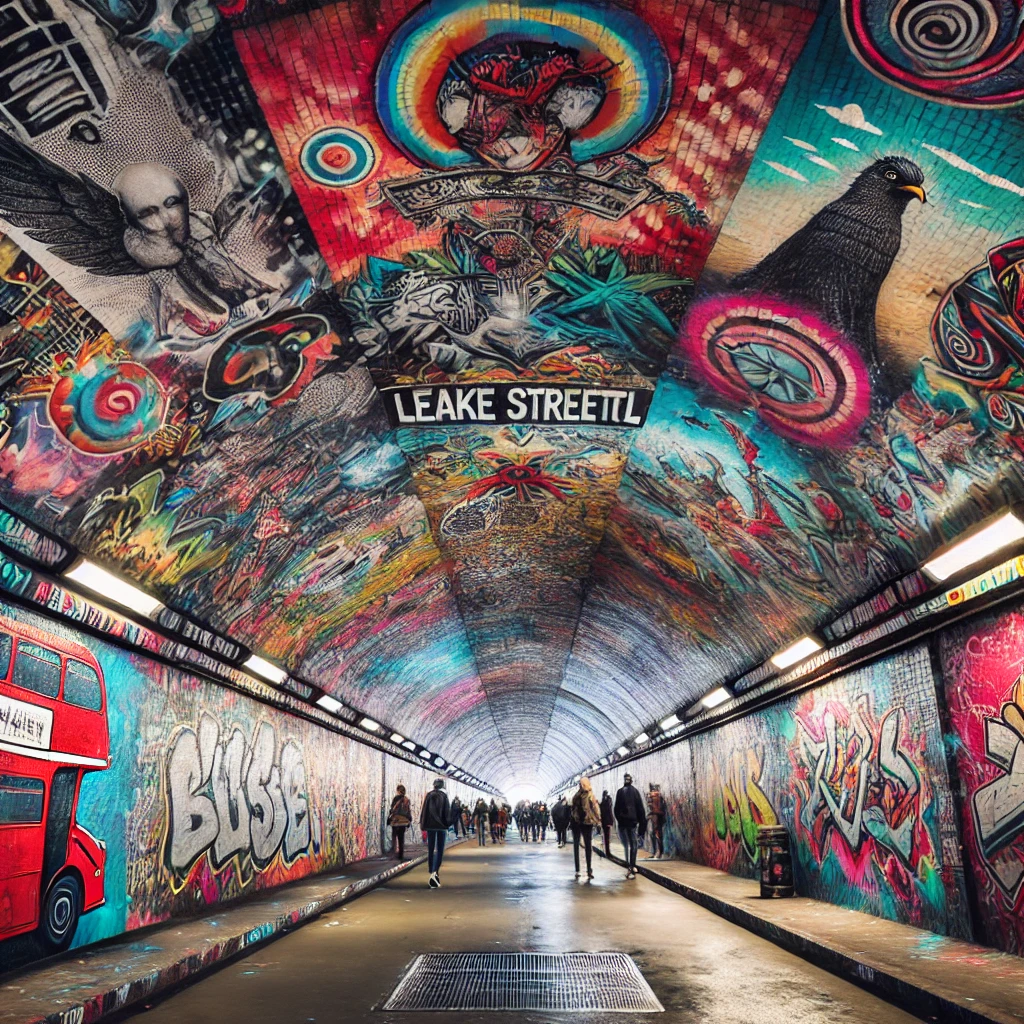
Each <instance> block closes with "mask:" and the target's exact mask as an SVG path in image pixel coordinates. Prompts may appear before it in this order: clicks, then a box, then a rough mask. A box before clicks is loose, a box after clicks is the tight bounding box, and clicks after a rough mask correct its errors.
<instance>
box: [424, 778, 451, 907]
mask: <svg viewBox="0 0 1024 1024" xmlns="http://www.w3.org/2000/svg"><path fill="white" fill-rule="evenodd" d="M450 821H451V807H449V805H448V794H447V793H446V792H445V791H444V779H434V788H433V789H432V790H431V791H430V792H429V793H428V794H427V795H426V796H425V797H424V798H423V807H422V808H421V810H420V828H421V829H422V830H423V831H424V832H426V833H427V869H428V870H429V871H430V878H429V880H428V881H427V884H428V885H429V886H430V888H431V889H440V888H441V879H440V877H439V875H440V871H441V859H442V858H443V857H444V841H445V837H446V836H447V835H448V824H449V822H450Z"/></svg>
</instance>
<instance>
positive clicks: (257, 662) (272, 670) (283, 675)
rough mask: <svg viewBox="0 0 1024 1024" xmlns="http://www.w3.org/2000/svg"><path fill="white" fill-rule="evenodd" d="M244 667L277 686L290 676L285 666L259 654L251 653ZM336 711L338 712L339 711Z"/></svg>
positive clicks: (243, 664)
mask: <svg viewBox="0 0 1024 1024" xmlns="http://www.w3.org/2000/svg"><path fill="white" fill-rule="evenodd" d="M242 668H247V669H248V670H249V671H250V672H252V673H253V674H255V675H258V676H259V677H260V678H261V679H265V680H266V681H267V682H268V683H274V685H275V686H280V685H281V684H282V683H283V682H284V681H285V680H286V679H287V678H288V673H287V672H285V670H284V669H283V668H278V667H277V666H276V665H272V664H271V663H270V662H269V661H267V660H266V658H261V657H260V656H259V655H258V654H250V655H249V657H248V658H247V659H246V660H245V661H244V662H243V663H242ZM317 703H319V701H317ZM338 706H339V707H340V706H341V705H340V704H339V705H338ZM334 713H335V714H337V712H334Z"/></svg>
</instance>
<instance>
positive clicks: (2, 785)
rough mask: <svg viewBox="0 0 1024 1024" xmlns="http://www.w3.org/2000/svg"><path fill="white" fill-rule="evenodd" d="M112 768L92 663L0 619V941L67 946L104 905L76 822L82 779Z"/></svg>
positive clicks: (101, 846)
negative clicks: (20, 938) (29, 936)
mask: <svg viewBox="0 0 1024 1024" xmlns="http://www.w3.org/2000/svg"><path fill="white" fill-rule="evenodd" d="M109 765H110V734H109V730H108V727H107V696H106V688H105V685H104V681H103V671H102V669H101V668H100V664H99V662H98V661H97V660H96V658H95V657H94V656H93V655H92V654H91V653H90V652H89V650H88V649H87V648H85V647H84V646H82V645H81V644H78V643H75V642H73V641H71V640H65V639H63V638H62V637H59V636H56V635H54V634H52V633H49V632H47V631H45V630H42V629H38V628H35V627H33V626H30V625H27V624H25V623H15V622H13V621H12V620H11V619H9V618H6V617H5V616H2V615H0V940H3V939H8V938H11V937H12V936H15V935H21V934H24V933H26V932H32V931H36V932H37V934H38V938H39V940H40V942H41V943H42V944H43V945H44V946H45V947H47V948H49V949H51V950H60V949H66V948H67V947H68V946H69V945H70V944H71V940H72V939H73V938H74V934H75V929H76V927H77V925H78V920H79V917H80V916H81V915H82V914H83V913H86V912H88V911H90V910H94V909H95V908H96V907H99V906H101V905H102V904H103V901H104V898H103V881H104V866H105V863H106V844H105V843H104V842H102V841H101V840H99V839H97V838H96V837H95V836H93V835H91V834H90V833H89V831H88V830H87V829H85V828H84V827H83V826H82V825H81V824H79V822H78V821H77V810H78V799H79V793H80V791H81V786H82V778H83V776H84V775H85V773H86V772H92V771H103V770H104V769H106V768H107V767H109Z"/></svg>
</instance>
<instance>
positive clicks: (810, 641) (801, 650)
mask: <svg viewBox="0 0 1024 1024" xmlns="http://www.w3.org/2000/svg"><path fill="white" fill-rule="evenodd" d="M820 650H821V643H820V642H819V641H818V640H815V639H814V637H813V636H804V637H801V638H800V639H799V640H797V642H796V643H795V644H790V645H789V647H784V648H783V649H782V650H781V651H779V653H778V654H773V655H772V657H771V663H772V664H773V665H774V666H775V667H776V668H779V669H782V668H789V667H790V665H795V664H796V663H797V662H798V661H803V660H804V658H809V657H810V656H811V655H812V654H814V652H815V651H820Z"/></svg>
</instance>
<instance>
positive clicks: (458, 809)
mask: <svg viewBox="0 0 1024 1024" xmlns="http://www.w3.org/2000/svg"><path fill="white" fill-rule="evenodd" d="M452 828H453V829H454V830H455V838H456V839H458V838H459V829H460V828H461V829H462V834H463V835H465V834H466V826H465V825H464V824H463V823H462V801H461V800H460V799H459V798H458V797H455V799H454V800H452Z"/></svg>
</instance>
